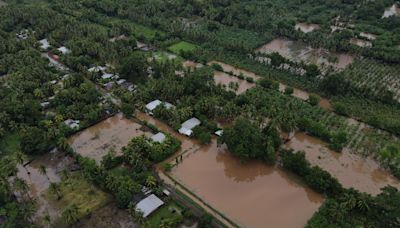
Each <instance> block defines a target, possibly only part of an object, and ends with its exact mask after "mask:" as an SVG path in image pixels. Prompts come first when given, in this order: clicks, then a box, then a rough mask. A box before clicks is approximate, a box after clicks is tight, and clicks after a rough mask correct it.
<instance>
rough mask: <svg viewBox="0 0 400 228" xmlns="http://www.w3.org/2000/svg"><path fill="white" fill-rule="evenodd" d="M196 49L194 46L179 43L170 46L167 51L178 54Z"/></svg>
mask: <svg viewBox="0 0 400 228" xmlns="http://www.w3.org/2000/svg"><path fill="white" fill-rule="evenodd" d="M196 49H197V46H196V45H195V44H192V43H189V42H186V41H181V42H179V43H176V44H174V45H171V46H170V47H169V48H168V50H170V51H172V52H173V53H176V54H179V53H180V52H181V51H184V52H186V51H194V50H196Z"/></svg>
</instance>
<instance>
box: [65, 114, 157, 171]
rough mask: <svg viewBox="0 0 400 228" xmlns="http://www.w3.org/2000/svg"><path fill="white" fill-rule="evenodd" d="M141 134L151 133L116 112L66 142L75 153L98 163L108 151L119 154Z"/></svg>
mask: <svg viewBox="0 0 400 228" xmlns="http://www.w3.org/2000/svg"><path fill="white" fill-rule="evenodd" d="M141 135H145V136H148V137H151V136H152V133H151V132H149V131H147V130H146V129H145V128H144V127H143V126H142V125H140V124H139V123H136V122H134V121H132V120H129V119H126V118H125V117H123V115H122V114H117V115H115V116H112V117H110V118H108V119H106V120H103V121H102V122H100V123H98V124H96V125H93V126H91V127H89V128H87V129H85V130H83V131H81V132H78V133H77V134H75V135H73V136H72V137H71V138H69V139H68V142H69V144H70V145H71V147H72V148H73V149H74V150H75V151H76V152H77V153H79V154H81V155H82V156H87V157H90V158H93V159H94V160H96V162H97V163H100V162H101V159H102V158H103V156H104V155H106V154H107V152H108V151H110V150H115V151H116V152H117V154H119V153H120V150H121V148H122V147H123V146H126V145H128V143H129V141H130V140H131V139H132V138H133V137H137V136H141Z"/></svg>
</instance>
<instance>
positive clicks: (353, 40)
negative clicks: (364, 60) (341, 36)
mask: <svg viewBox="0 0 400 228" xmlns="http://www.w3.org/2000/svg"><path fill="white" fill-rule="evenodd" d="M350 43H351V44H354V45H357V46H359V47H372V43H371V42H369V41H366V40H362V39H357V38H351V39H350Z"/></svg>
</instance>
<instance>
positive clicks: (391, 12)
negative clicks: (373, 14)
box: [382, 4, 400, 18]
mask: <svg viewBox="0 0 400 228" xmlns="http://www.w3.org/2000/svg"><path fill="white" fill-rule="evenodd" d="M399 15H400V7H399V6H398V5H397V4H394V5H392V6H391V7H389V8H387V9H386V10H385V12H383V16H382V18H387V17H391V16H399Z"/></svg>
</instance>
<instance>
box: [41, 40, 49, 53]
mask: <svg viewBox="0 0 400 228" xmlns="http://www.w3.org/2000/svg"><path fill="white" fill-rule="evenodd" d="M39 43H40V47H41V48H42V49H45V50H46V49H47V48H49V47H50V44H49V41H48V40H47V39H43V40H39Z"/></svg>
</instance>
